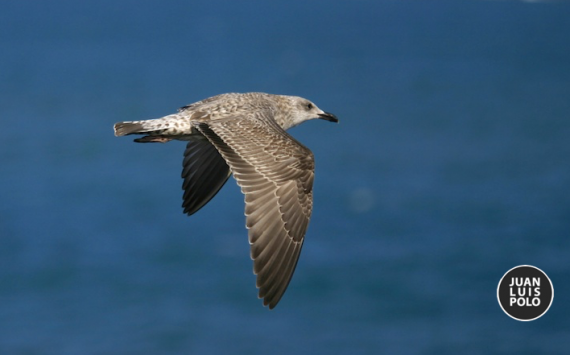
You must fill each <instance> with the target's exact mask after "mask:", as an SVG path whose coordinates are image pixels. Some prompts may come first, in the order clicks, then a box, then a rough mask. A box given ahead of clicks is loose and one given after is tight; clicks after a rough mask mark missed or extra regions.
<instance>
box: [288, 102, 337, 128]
mask: <svg viewBox="0 0 570 355" xmlns="http://www.w3.org/2000/svg"><path fill="white" fill-rule="evenodd" d="M287 99H288V101H289V105H288V106H289V109H290V114H289V117H288V119H287V120H286V122H285V124H284V125H283V126H284V127H283V128H284V129H288V128H291V127H295V126H296V125H298V124H300V123H303V122H305V121H308V120H314V119H317V118H319V119H322V120H326V121H330V122H338V118H337V117H336V116H335V115H333V114H332V113H329V112H325V111H323V110H321V109H320V108H318V107H317V105H315V104H314V103H312V102H311V101H309V100H307V99H304V98H302V97H298V96H288V97H287Z"/></svg>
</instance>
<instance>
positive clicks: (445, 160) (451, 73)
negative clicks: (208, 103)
mask: <svg viewBox="0 0 570 355" xmlns="http://www.w3.org/2000/svg"><path fill="white" fill-rule="evenodd" d="M248 91H263V92H270V93H278V94H290V95H299V96H303V97H306V98H309V99H311V100H312V101H314V102H315V103H316V104H317V105H318V106H319V107H320V108H322V109H324V110H325V111H329V112H333V113H334V114H336V115H337V116H338V117H339V118H340V124H338V125H335V124H331V123H328V122H325V121H319V120H317V121H312V122H308V123H305V124H303V125H301V126H299V127H296V128H294V129H292V130H291V134H292V135H294V136H295V138H297V139H298V140H299V141H301V142H303V143H304V144H305V145H306V146H308V147H309V148H310V149H311V150H312V151H313V152H314V155H315V159H316V177H315V185H314V213H313V216H312V220H311V224H310V226H309V230H308V233H307V236H306V241H305V245H304V249H303V252H302V255H301V259H300V261H299V264H298V267H297V270H296V273H295V275H294V277H293V280H292V282H291V284H290V286H289V289H288V291H287V292H286V294H285V296H284V298H283V299H282V300H281V302H280V303H279V305H278V306H277V308H276V309H274V310H272V311H269V310H268V309H267V308H264V307H263V306H262V303H261V301H260V300H258V299H257V292H256V291H257V290H256V289H255V277H254V275H253V274H252V262H251V260H250V259H249V245H248V242H247V231H246V229H245V226H244V222H245V219H244V215H243V196H242V195H241V193H240V191H239V188H238V187H237V185H236V184H235V183H234V181H233V180H232V179H230V180H229V181H228V184H226V186H225V187H224V189H223V190H222V191H221V192H220V193H219V194H218V195H217V196H216V197H215V198H214V199H213V200H212V201H211V202H210V203H209V204H208V205H207V206H206V207H205V208H204V209H203V210H201V211H200V212H198V213H197V214H195V215H194V216H192V217H187V216H185V215H184V214H183V213H182V208H181V207H180V206H181V202H182V198H181V196H182V190H181V184H182V180H181V178H180V173H181V163H182V153H183V150H184V143H182V142H170V143H168V144H135V143H133V142H132V139H131V137H120V138H117V137H114V135H113V124H114V123H115V122H118V121H123V120H138V119H149V118H157V117H161V116H164V115H167V114H170V113H173V112H174V111H175V110H176V109H177V108H178V107H180V106H183V105H185V104H188V103H192V102H195V101H198V100H201V99H203V98H206V97H209V96H213V95H216V94H220V93H224V92H248ZM0 122H1V127H2V130H1V132H0V354H8V355H11V354H26V355H32V354H54V355H64V354H69V355H74V354H84V355H90V354H249V355H255V354H272V355H280V354H296V355H302V354H330V355H335V354H351V355H352V354H438V355H440V354H567V353H568V348H569V339H570V238H569V237H570V2H563V1H559V2H556V1H551V2H536V1H508V0H505V1H482V0H481V1H366V0H360V1H335V2H333V1H324V0H320V1H317V0H316V1H300V0H288V1H280V0H279V1H270V2H269V1H248V2H241V1H239V2H238V1H233V2H230V1H218V0H209V1H181V0H180V1H134V0H133V1H53V2H48V1H39V0H38V1H2V6H1V11H0ZM522 264H528V265H534V266H536V267H538V268H540V269H542V270H543V271H544V272H545V273H546V274H547V275H548V276H549V277H550V279H551V281H552V283H553V286H554V301H553V303H552V306H551V308H550V309H549V310H548V312H547V313H546V314H545V315H544V316H542V317H541V318H539V319H537V320H534V321H531V322H519V321H516V320H514V319H511V318H510V317H509V316H507V315H506V314H505V313H504V312H503V311H502V310H501V307H500V306H499V303H498V301H497V294H496V293H497V285H498V282H499V280H500V279H501V277H502V276H503V274H505V273H506V272H507V271H508V270H509V269H511V268H513V267H515V266H517V265H522Z"/></svg>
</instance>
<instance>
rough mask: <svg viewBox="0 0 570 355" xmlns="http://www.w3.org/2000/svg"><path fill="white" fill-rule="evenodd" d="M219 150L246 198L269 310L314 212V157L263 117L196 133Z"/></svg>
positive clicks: (289, 272)
mask: <svg viewBox="0 0 570 355" xmlns="http://www.w3.org/2000/svg"><path fill="white" fill-rule="evenodd" d="M196 128H197V129H198V130H199V131H200V132H201V133H202V134H203V135H204V136H206V137H207V138H208V140H209V141H210V142H211V143H212V144H213V145H214V146H215V147H216V148H217V149H218V151H219V152H220V154H221V155H222V156H223V158H224V159H225V160H226V162H227V163H228V165H229V166H230V168H231V170H232V173H233V175H234V177H235V179H236V180H237V183H238V185H239V186H240V187H241V190H242V192H243V193H244V194H245V215H246V226H247V228H248V229H249V243H250V244H251V258H252V259H253V260H254V263H253V271H254V273H255V274H256V275H257V282H256V285H257V287H258V288H259V298H263V304H264V305H269V308H270V309H272V308H273V307H275V306H276V305H277V303H278V302H279V300H280V299H281V296H283V293H284V292H285V290H286V289H287V286H288V285H289V281H290V280H291V277H292V276H293V271H295V266H296V265H297V260H298V259H299V254H300V252H301V247H302V245H303V240H304V237H305V232H306V231H307V226H308V225H309V219H310V217H311V211H312V209H313V192H312V191H313V177H314V168H315V163H314V158H313V153H311V151H310V150H309V149H308V148H306V147H305V146H303V145H302V144H301V143H299V142H297V141H296V140H295V139H294V138H293V137H291V136H290V135H289V134H287V133H286V132H285V131H284V130H283V129H282V128H281V127H279V126H278V125H277V124H276V123H275V121H273V119H271V118H267V117H257V118H254V117H234V118H231V119H223V120H215V121H209V122H207V123H200V124H197V127H196Z"/></svg>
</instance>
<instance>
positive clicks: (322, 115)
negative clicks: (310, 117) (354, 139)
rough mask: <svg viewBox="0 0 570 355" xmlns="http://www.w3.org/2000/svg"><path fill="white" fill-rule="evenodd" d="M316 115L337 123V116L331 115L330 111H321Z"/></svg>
mask: <svg viewBox="0 0 570 355" xmlns="http://www.w3.org/2000/svg"><path fill="white" fill-rule="evenodd" d="M318 116H319V118H320V119H322V120H326V121H330V122H335V123H338V118H337V117H336V116H335V115H333V114H332V113H329V112H323V113H319V114H318Z"/></svg>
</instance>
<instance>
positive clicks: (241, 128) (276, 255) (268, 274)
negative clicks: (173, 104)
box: [114, 92, 338, 309]
mask: <svg viewBox="0 0 570 355" xmlns="http://www.w3.org/2000/svg"><path fill="white" fill-rule="evenodd" d="M316 118H320V119H324V120H327V121H331V122H338V119H337V117H336V116H335V115H333V114H331V113H328V112H325V111H322V110H321V109H319V108H318V107H317V106H316V105H315V104H314V103H312V102H311V101H309V100H307V99H304V98H301V97H297V96H285V95H271V94H266V93H255V92H253V93H241V94H240V93H229V94H221V95H217V96H213V97H210V98H208V99H205V100H202V101H198V102H196V103H193V104H190V105H187V106H184V107H182V108H180V109H179V110H178V112H177V113H175V114H172V115H168V116H165V117H162V118H158V119H153V120H144V121H128V122H119V123H117V124H115V126H114V128H115V136H126V135H130V134H140V135H143V137H141V138H137V139H135V142H139V143H151V142H162V143H165V142H168V141H171V140H182V141H187V142H188V143H187V145H186V150H185V151H184V160H183V164H182V165H183V170H182V178H183V179H184V182H183V185H182V188H183V189H184V197H183V201H184V202H183V204H182V207H183V208H184V212H185V213H187V214H188V215H192V214H194V213H196V212H197V211H198V210H199V209H200V208H202V207H203V206H204V205H205V204H206V203H208V201H210V200H211V199H212V198H213V197H214V196H215V195H216V193H217V192H218V191H219V190H220V189H221V188H222V186H223V185H224V184H225V182H226V181H227V179H228V178H229V177H230V175H232V174H233V175H234V178H235V179H236V181H237V183H238V185H239V186H240V187H241V191H242V192H243V193H244V195H245V215H246V227H247V229H248V230H249V243H250V246H251V258H252V259H253V271H254V273H255V274H256V275H257V280H256V286H257V287H258V288H259V298H263V304H264V305H265V306H269V309H273V308H274V307H275V306H276V305H277V303H278V302H279V300H280V299H281V297H282V296H283V293H285V290H286V289H287V286H288V285H289V281H290V280H291V277H292V276H293V271H294V270H295V266H296V265H297V260H298V259H299V254H300V252H301V247H302V246H303V240H304V237H305V232H306V231H307V226H308V225H309V219H310V217H311V212H312V209H313V177H314V170H315V163H314V157H313V153H312V152H311V151H310V150H309V149H308V148H307V147H305V146H304V145H302V144H301V143H299V142H298V141H297V140H295V139H294V138H293V137H291V136H290V135H289V134H288V133H287V132H285V130H287V129H289V128H291V127H294V126H297V125H298V124H300V123H302V122H304V121H308V120H311V119H316Z"/></svg>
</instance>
